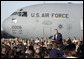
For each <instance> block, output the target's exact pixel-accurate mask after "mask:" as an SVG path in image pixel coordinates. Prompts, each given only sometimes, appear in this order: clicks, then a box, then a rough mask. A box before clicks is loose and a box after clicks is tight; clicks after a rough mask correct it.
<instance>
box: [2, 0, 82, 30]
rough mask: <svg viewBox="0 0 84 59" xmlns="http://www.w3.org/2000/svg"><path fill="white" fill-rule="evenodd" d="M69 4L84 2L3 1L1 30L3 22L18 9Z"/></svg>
mask: <svg viewBox="0 0 84 59" xmlns="http://www.w3.org/2000/svg"><path fill="white" fill-rule="evenodd" d="M68 2H72V3H82V4H83V1H45V2H44V1H1V30H3V29H2V22H3V21H4V20H5V19H6V18H7V17H9V16H10V15H11V14H12V13H13V12H15V11H16V10H17V9H20V8H22V7H25V6H30V5H34V4H43V3H68Z"/></svg>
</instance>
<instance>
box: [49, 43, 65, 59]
mask: <svg viewBox="0 0 84 59" xmlns="http://www.w3.org/2000/svg"><path fill="white" fill-rule="evenodd" d="M63 55H64V53H63V52H62V51H61V50H59V49H58V44H56V43H54V44H53V46H52V50H51V51H50V54H49V56H50V58H63Z"/></svg>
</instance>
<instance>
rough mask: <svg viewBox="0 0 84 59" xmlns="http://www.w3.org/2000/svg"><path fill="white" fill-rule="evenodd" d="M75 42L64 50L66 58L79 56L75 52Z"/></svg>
mask: <svg viewBox="0 0 84 59" xmlns="http://www.w3.org/2000/svg"><path fill="white" fill-rule="evenodd" d="M75 49H76V47H75V44H69V45H67V46H66V47H65V49H64V52H65V55H66V58H77V54H76V52H75Z"/></svg>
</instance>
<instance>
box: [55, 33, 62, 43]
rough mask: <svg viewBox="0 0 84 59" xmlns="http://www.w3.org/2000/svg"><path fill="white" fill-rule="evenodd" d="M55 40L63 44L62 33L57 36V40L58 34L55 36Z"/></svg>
mask: <svg viewBox="0 0 84 59" xmlns="http://www.w3.org/2000/svg"><path fill="white" fill-rule="evenodd" d="M54 40H56V41H59V42H62V34H61V33H58V34H57V39H56V34H55V35H54Z"/></svg>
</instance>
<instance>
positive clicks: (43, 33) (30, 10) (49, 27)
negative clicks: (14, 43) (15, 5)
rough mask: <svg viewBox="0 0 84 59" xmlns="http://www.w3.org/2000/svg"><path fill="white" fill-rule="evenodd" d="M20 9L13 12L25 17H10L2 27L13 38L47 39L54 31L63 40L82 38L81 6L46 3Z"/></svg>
mask: <svg viewBox="0 0 84 59" xmlns="http://www.w3.org/2000/svg"><path fill="white" fill-rule="evenodd" d="M21 9H22V10H21ZM21 9H19V10H17V11H15V12H27V17H23V16H18V15H11V16H9V17H8V18H7V19H6V20H5V21H4V22H3V25H2V26H3V29H4V30H5V31H6V32H7V33H9V34H11V35H13V36H16V37H20V38H31V37H34V38H35V37H49V36H52V35H54V29H58V31H59V32H60V33H62V36H63V38H65V39H66V38H68V37H71V38H73V37H74V36H76V37H77V38H80V37H81V38H83V26H82V24H83V5H82V4H60V3H59V4H54V3H53V4H47V3H46V4H37V5H32V6H27V7H24V8H21ZM45 14H46V15H45ZM57 14H58V15H59V14H60V16H58V15H57ZM62 14H67V16H66V15H63V16H62ZM55 15H56V16H58V18H57V17H55ZM43 16H44V17H43Z"/></svg>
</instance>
